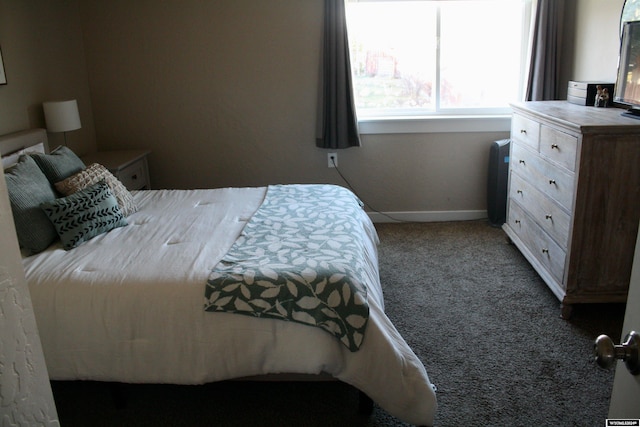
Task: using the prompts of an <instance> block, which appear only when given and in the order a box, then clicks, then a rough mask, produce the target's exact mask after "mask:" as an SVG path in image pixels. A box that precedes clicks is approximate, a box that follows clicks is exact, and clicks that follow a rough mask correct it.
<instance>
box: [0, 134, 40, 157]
mask: <svg viewBox="0 0 640 427" xmlns="http://www.w3.org/2000/svg"><path fill="white" fill-rule="evenodd" d="M39 143H43V144H44V147H45V151H46V152H47V153H48V152H49V142H48V140H47V131H46V130H45V129H27V130H23V131H20V132H13V133H9V134H7V135H2V136H0V155H2V156H5V155H8V154H12V153H15V152H16V151H19V150H22V149H24V148H27V147H31V146H32V145H36V144H39Z"/></svg>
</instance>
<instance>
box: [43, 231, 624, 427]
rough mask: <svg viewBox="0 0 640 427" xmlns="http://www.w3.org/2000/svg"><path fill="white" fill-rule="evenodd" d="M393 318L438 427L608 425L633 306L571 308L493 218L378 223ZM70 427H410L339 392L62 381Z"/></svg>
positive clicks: (334, 387)
mask: <svg viewBox="0 0 640 427" xmlns="http://www.w3.org/2000/svg"><path fill="white" fill-rule="evenodd" d="M377 229H378V232H379V234H380V239H381V245H380V247H379V252H380V275H381V281H382V284H383V289H384V292H385V298H386V311H387V314H388V316H389V317H390V319H391V320H392V321H393V322H394V324H395V325H396V327H397V328H398V330H399V331H400V333H401V334H402V335H403V336H404V337H405V339H406V340H407V342H408V343H409V345H410V346H411V347H412V348H413V349H414V351H415V352H416V354H417V355H418V356H419V357H420V358H421V360H422V361H423V362H424V364H425V366H426V368H427V371H428V372H429V376H430V378H431V380H432V382H434V383H435V384H436V386H437V387H438V393H437V395H438V403H439V408H438V413H437V416H436V425H437V426H552V425H554V426H601V425H603V423H604V420H605V418H606V416H607V410H608V406H609V395H610V391H611V386H612V382H613V372H606V371H602V370H600V369H599V368H597V367H596V366H595V365H594V364H593V362H592V356H591V349H592V343H593V340H594V339H595V337H596V336H597V335H599V334H601V333H605V334H608V335H609V336H611V337H612V338H614V340H615V341H618V340H619V337H620V333H621V329H622V321H623V316H624V305H620V304H593V305H579V306H576V308H575V310H574V314H573V317H572V318H571V320H569V321H566V320H562V319H561V318H560V317H559V315H560V310H559V302H558V300H557V299H556V298H555V297H554V296H553V294H552V293H551V291H549V290H548V289H547V287H546V286H545V285H544V283H543V282H542V280H541V279H540V278H539V277H538V275H537V274H536V273H535V272H534V271H533V269H532V268H531V267H530V266H529V264H528V263H527V262H526V261H525V259H524V258H523V257H522V255H521V254H520V253H519V252H518V250H517V249H516V248H515V247H514V246H512V245H509V244H508V243H507V242H506V239H505V237H504V233H503V232H502V231H501V230H500V229H497V228H493V227H491V226H489V225H488V223H486V222H484V221H472V222H455V223H426V224H377ZM53 390H54V396H55V399H56V404H57V407H58V414H59V416H60V421H61V424H62V426H63V427H65V426H116V425H117V426H204V425H207V426H254V425H255V426H309V427H315V426H323V427H326V426H356V427H357V426H370V427H374V426H380V427H381V426H405V425H406V424H404V423H402V422H400V421H399V420H397V419H396V418H394V417H391V416H390V415H388V414H387V413H386V412H385V411H383V410H382V409H380V408H379V407H378V406H377V405H375V406H374V411H373V414H371V415H370V416H365V415H361V414H359V413H358V412H357V406H358V393H357V391H356V390H354V389H353V388H351V387H349V386H347V385H344V384H340V383H312V384H309V383H252V384H246V383H235V382H225V383H219V384H208V385H205V386H172V385H121V386H119V387H118V388H117V390H118V393H119V396H120V397H121V398H122V401H121V402H120V401H119V400H118V399H116V400H114V395H113V393H112V390H113V388H112V386H111V385H109V384H103V383H94V382H53Z"/></svg>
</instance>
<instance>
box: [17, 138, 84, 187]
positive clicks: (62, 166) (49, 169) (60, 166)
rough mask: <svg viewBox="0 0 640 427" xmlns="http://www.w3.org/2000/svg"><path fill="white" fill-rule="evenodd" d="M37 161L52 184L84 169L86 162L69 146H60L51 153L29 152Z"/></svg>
mask: <svg viewBox="0 0 640 427" xmlns="http://www.w3.org/2000/svg"><path fill="white" fill-rule="evenodd" d="M29 155H30V156H31V157H33V160H35V161H36V163H37V164H38V167H40V169H41V170H42V172H43V173H44V174H45V175H46V176H47V179H48V180H49V182H50V183H51V184H54V183H56V182H58V181H62V180H63V179H65V178H67V177H69V176H71V175H73V174H74V173H76V172H79V171H81V170H82V169H84V167H85V164H84V162H83V161H82V160H81V159H80V157H78V156H77V155H76V153H74V152H73V151H71V150H70V149H69V148H67V147H63V146H60V147H58V148H56V149H55V150H53V151H52V152H51V153H50V154H44V153H32V154H29Z"/></svg>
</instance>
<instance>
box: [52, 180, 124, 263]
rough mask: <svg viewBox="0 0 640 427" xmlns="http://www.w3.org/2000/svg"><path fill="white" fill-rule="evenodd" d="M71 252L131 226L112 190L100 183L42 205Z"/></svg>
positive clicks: (64, 244)
mask: <svg viewBox="0 0 640 427" xmlns="http://www.w3.org/2000/svg"><path fill="white" fill-rule="evenodd" d="M40 206H41V207H42V209H43V210H44V213H45V214H46V215H47V217H49V220H51V223H53V226H54V227H55V229H56V231H57V232H58V235H59V236H60V240H61V241H62V246H63V247H64V249H66V250H69V249H73V248H75V247H76V246H78V245H79V244H80V243H82V242H86V241H87V240H90V239H92V238H93V237H96V236H98V235H100V234H102V233H106V232H107V231H110V230H113V229H114V228H118V227H124V226H125V225H128V223H127V220H126V218H125V217H124V215H123V214H122V211H121V210H120V208H119V207H118V202H117V201H116V198H115V197H114V196H113V194H112V193H111V190H109V186H108V185H107V184H106V183H105V182H104V181H100V182H99V183H97V184H94V185H90V186H88V187H87V188H85V189H84V190H80V191H78V192H77V193H74V194H72V195H70V196H67V197H61V198H59V199H56V200H53V201H51V202H45V203H43V204H42V205H40Z"/></svg>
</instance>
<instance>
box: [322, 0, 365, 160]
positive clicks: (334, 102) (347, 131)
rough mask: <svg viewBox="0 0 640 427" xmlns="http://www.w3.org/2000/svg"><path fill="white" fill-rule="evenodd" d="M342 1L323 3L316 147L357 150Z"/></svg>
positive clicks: (354, 112) (358, 141)
mask: <svg viewBox="0 0 640 427" xmlns="http://www.w3.org/2000/svg"><path fill="white" fill-rule="evenodd" d="M345 15H346V14H345V4H344V0H324V38H323V41H324V43H323V55H322V56H323V57H322V71H321V76H320V79H321V82H320V106H319V109H318V134H317V139H316V145H317V146H318V147H320V148H331V149H337V148H349V147H358V146H360V134H359V133H358V120H357V117H356V109H355V103H354V99H353V84H352V82H351V63H350V60H349V41H348V38H347V22H346V16H345Z"/></svg>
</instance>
